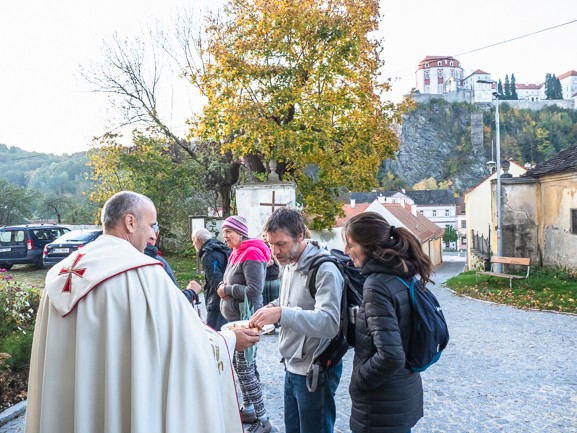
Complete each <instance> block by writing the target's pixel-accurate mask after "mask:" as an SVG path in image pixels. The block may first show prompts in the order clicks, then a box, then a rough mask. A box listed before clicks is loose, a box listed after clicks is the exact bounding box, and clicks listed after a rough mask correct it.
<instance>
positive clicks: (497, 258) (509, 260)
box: [491, 256, 531, 266]
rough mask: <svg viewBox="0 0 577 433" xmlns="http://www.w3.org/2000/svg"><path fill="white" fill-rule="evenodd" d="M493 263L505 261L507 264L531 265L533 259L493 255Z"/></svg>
mask: <svg viewBox="0 0 577 433" xmlns="http://www.w3.org/2000/svg"><path fill="white" fill-rule="evenodd" d="M491 263H504V264H506V265H524V266H529V265H530V264H531V259H526V258H523V257H502V256H491Z"/></svg>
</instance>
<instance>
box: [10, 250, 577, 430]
mask: <svg viewBox="0 0 577 433" xmlns="http://www.w3.org/2000/svg"><path fill="white" fill-rule="evenodd" d="M447 260H451V261H446V262H445V263H444V264H442V265H441V266H440V267H439V268H438V269H437V273H436V275H435V276H434V280H435V281H436V283H437V284H436V285H435V286H431V289H432V290H433V292H434V293H435V294H436V295H437V297H438V299H439V301H440V303H441V305H442V306H443V310H444V312H445V316H446V317H447V321H448V322H449V329H450V332H451V341H450V343H449V346H448V347H447V349H446V350H445V353H444V354H443V356H442V357H441V360H440V361H439V362H438V363H437V364H436V365H434V366H433V367H431V368H430V369H429V370H428V371H426V372H425V373H423V383H424V387H425V417H424V418H423V419H422V420H421V421H419V423H418V424H417V426H416V427H415V428H414V429H413V432H414V433H441V432H447V433H496V432H506V433H577V317H576V316H569V315H561V314H554V313H542V312H536V311H523V310H517V309H514V308H510V307H505V306H501V305H495V304H491V303H486V302H481V301H477V300H473V299H466V298H460V297H457V296H455V295H453V294H452V293H451V292H450V291H449V290H447V289H445V288H443V287H441V285H442V283H444V282H445V281H446V279H447V278H449V277H450V276H452V275H455V274H457V273H459V272H460V271H461V270H462V267H463V262H459V261H456V260H461V259H459V258H457V257H450V258H449V257H447ZM276 343H277V334H273V335H269V336H263V338H262V341H261V342H260V343H259V351H258V366H259V367H258V368H259V372H260V376H261V380H262V384H263V390H264V393H265V402H266V407H267V410H268V412H269V415H270V417H271V421H272V423H273V425H274V426H275V429H273V431H276V432H279V433H282V432H284V425H283V422H282V395H283V377H284V374H283V370H282V366H281V365H280V364H279V358H280V356H279V355H278V352H277V349H276ZM351 358H352V351H349V353H348V354H347V357H346V358H345V369H344V372H343V378H342V381H341V386H340V387H339V390H338V394H337V399H338V401H337V408H338V414H337V424H336V431H337V432H348V431H349V430H348V416H349V410H350V399H349V396H348V389H347V388H348V382H349V379H350V365H351ZM22 424H23V420H22V417H19V418H17V419H16V420H14V421H12V422H10V423H8V424H6V425H4V426H3V427H0V433H22V432H23V431H24V430H23V427H22ZM202 433H204V432H202Z"/></svg>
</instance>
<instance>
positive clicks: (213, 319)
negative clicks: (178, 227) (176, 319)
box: [187, 228, 230, 331]
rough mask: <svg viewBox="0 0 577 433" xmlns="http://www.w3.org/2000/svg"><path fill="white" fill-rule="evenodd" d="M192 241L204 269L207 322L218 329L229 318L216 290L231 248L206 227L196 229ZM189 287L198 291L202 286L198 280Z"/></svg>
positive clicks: (188, 287) (189, 284)
mask: <svg viewBox="0 0 577 433" xmlns="http://www.w3.org/2000/svg"><path fill="white" fill-rule="evenodd" d="M192 243H193V244H194V248H196V251H198V256H199V257H200V260H201V261H202V269H203V271H204V279H205V283H204V287H203V288H202V289H203V290H204V302H205V304H206V324H207V325H208V326H210V327H211V328H213V329H216V330H217V331H218V330H220V328H221V327H222V325H224V324H225V323H227V320H226V319H225V318H224V317H223V316H222V314H221V313H220V297H219V296H218V295H217V293H216V291H217V289H218V285H219V284H220V283H221V282H222V276H223V274H224V270H225V268H226V264H227V262H228V256H229V255H230V248H228V247H227V246H226V245H225V244H224V243H222V242H220V241H219V240H217V239H214V238H213V237H212V234H211V233H210V232H209V231H208V230H207V229H204V228H200V229H196V230H195V231H194V232H193V233H192ZM187 289H192V290H194V291H196V292H197V293H198V292H199V291H200V289H201V286H200V285H199V284H198V283H197V282H196V281H191V282H190V283H188V286H187Z"/></svg>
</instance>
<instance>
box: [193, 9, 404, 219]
mask: <svg viewBox="0 0 577 433" xmlns="http://www.w3.org/2000/svg"><path fill="white" fill-rule="evenodd" d="M378 8H379V2H378V1H377V0H361V1H358V0H328V1H324V2H317V1H315V0H300V1H296V0H279V1H276V2H270V1H266V0H230V1H229V2H228V4H227V6H226V8H225V13H226V15H225V16H224V17H220V16H214V15H213V16H212V18H211V21H210V26H209V27H208V33H207V36H206V45H205V46H204V47H203V49H202V55H203V59H204V62H203V64H202V67H200V66H199V67H196V68H193V69H192V70H191V79H192V80H193V81H194V82H195V83H197V85H198V86H199V88H200V90H201V92H202V93H203V94H204V95H205V96H206V98H207V104H206V105H205V106H204V110H203V112H202V113H201V114H200V115H198V116H196V117H195V118H193V120H192V122H191V126H192V127H191V135H192V136H194V137H199V138H200V139H201V140H203V141H208V140H210V141H214V142H217V143H220V144H221V145H222V149H223V150H224V151H231V152H233V154H234V155H235V156H238V157H239V158H242V159H243V163H244V164H245V165H246V166H247V167H248V168H249V170H251V171H252V172H254V173H266V165H265V164H266V162H267V161H268V160H270V159H274V160H276V161H277V162H278V169H277V172H278V173H279V175H280V176H281V179H283V180H293V181H295V182H296V183H297V186H298V189H299V193H300V195H301V196H302V198H303V201H304V204H305V206H306V210H307V212H308V214H309V215H310V216H311V217H312V226H313V228H315V229H318V228H326V227H332V225H333V223H334V220H335V217H336V215H337V214H338V213H340V205H339V204H338V203H337V202H336V201H335V197H336V196H337V195H338V190H339V188H340V187H346V188H347V189H349V190H363V189H368V188H371V187H373V186H375V184H376V174H377V170H378V168H379V166H380V162H381V160H382V159H386V158H388V157H392V156H393V155H394V151H395V150H396V149H397V148H398V144H399V142H398V138H397V136H396V135H395V132H394V129H393V127H394V126H395V124H397V123H398V122H400V120H401V119H400V115H401V112H402V109H404V108H406V107H407V105H406V104H407V103H404V104H401V105H400V106H397V105H395V104H393V103H390V102H387V101H384V99H383V94H384V93H385V92H386V91H388V90H389V89H390V84H389V82H388V81H382V80H381V79H380V77H379V68H380V67H381V66H382V65H383V61H382V60H381V58H380V53H381V44H380V41H379V40H377V39H374V38H373V37H372V36H371V35H372V34H374V32H375V31H376V30H377V27H378V20H379V12H378Z"/></svg>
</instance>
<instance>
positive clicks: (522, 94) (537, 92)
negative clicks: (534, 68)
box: [515, 83, 545, 101]
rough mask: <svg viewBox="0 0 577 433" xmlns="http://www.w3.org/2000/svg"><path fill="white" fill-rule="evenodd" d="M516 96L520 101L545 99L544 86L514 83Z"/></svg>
mask: <svg viewBox="0 0 577 433" xmlns="http://www.w3.org/2000/svg"><path fill="white" fill-rule="evenodd" d="M515 89H517V98H518V99H519V100H520V101H541V100H543V99H545V86H544V85H543V84H533V83H525V84H520V83H515Z"/></svg>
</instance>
